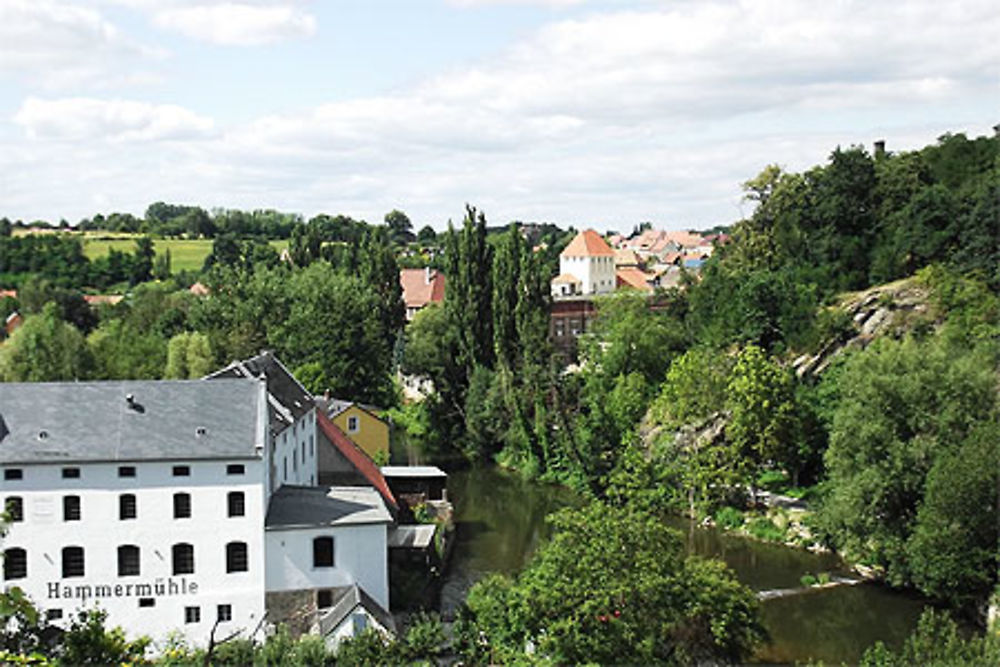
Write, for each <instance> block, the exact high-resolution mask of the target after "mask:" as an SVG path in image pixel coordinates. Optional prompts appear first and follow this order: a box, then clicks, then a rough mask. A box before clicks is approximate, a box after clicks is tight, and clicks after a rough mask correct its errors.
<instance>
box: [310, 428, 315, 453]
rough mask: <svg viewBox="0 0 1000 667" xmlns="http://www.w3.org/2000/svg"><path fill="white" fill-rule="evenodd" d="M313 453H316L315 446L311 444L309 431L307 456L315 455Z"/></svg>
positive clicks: (311, 438) (311, 439)
mask: <svg viewBox="0 0 1000 667" xmlns="http://www.w3.org/2000/svg"><path fill="white" fill-rule="evenodd" d="M315 455H316V448H315V447H314V446H313V437H312V434H311V433H310V434H309V456H315Z"/></svg>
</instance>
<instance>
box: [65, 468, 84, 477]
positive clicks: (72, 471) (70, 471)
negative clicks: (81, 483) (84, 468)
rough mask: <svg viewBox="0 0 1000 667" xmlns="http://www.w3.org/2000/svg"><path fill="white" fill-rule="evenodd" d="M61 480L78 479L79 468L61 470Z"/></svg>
mask: <svg viewBox="0 0 1000 667" xmlns="http://www.w3.org/2000/svg"><path fill="white" fill-rule="evenodd" d="M62 476H63V479H80V469H79V468H63V469H62Z"/></svg>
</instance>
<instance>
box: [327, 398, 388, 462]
mask: <svg viewBox="0 0 1000 667" xmlns="http://www.w3.org/2000/svg"><path fill="white" fill-rule="evenodd" d="M324 409H325V410H326V414H327V416H329V417H330V421H332V422H333V423H334V424H336V425H337V427H338V428H339V429H340V430H341V431H343V432H344V433H346V434H347V437H348V438H350V439H351V442H353V443H354V444H355V445H357V446H358V447H360V448H361V450H362V451H363V452H364V453H365V454H367V455H368V456H370V457H371V458H372V460H373V461H375V462H376V463H379V464H385V463H388V462H389V425H388V424H387V423H385V422H384V421H382V420H381V419H379V417H378V415H376V414H375V408H372V407H371V406H365V405H360V404H358V403H354V402H353V401H340V400H337V399H335V398H334V399H330V400H328V401H326V406H325V408H324Z"/></svg>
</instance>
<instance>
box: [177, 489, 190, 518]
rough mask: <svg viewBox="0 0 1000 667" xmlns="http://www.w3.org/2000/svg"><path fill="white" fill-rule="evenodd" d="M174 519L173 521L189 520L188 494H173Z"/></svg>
mask: <svg viewBox="0 0 1000 667" xmlns="http://www.w3.org/2000/svg"><path fill="white" fill-rule="evenodd" d="M174 518H175V519H190V518H191V494H190V493H175V494H174Z"/></svg>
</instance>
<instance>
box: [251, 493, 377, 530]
mask: <svg viewBox="0 0 1000 667" xmlns="http://www.w3.org/2000/svg"><path fill="white" fill-rule="evenodd" d="M368 523H392V515H390V514H389V511H388V510H387V509H386V508H385V505H384V504H383V503H382V499H381V498H380V497H379V494H378V492H377V491H376V490H375V489H372V488H369V487H364V486H333V487H330V488H323V487H321V486H293V485H290V484H284V485H282V486H281V487H280V488H279V489H278V490H277V491H275V492H274V493H273V494H271V500H270V502H269V503H268V506H267V518H266V519H265V520H264V527H265V528H267V529H289V528H313V527H316V526H347V525H358V524H368Z"/></svg>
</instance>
